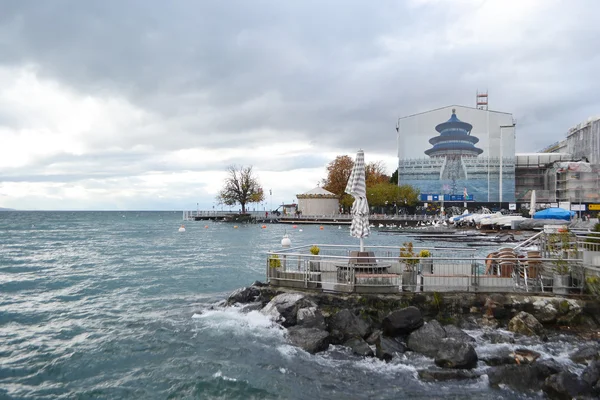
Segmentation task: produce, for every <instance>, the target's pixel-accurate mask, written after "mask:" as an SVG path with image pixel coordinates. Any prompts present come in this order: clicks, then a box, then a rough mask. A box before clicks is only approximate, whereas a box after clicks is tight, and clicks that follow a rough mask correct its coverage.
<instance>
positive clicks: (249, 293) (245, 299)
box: [227, 286, 260, 306]
mask: <svg viewBox="0 0 600 400" xmlns="http://www.w3.org/2000/svg"><path fill="white" fill-rule="evenodd" d="M258 296H260V290H259V289H258V288H257V287H255V286H249V287H243V288H239V289H237V290H235V291H234V292H233V293H231V294H230V295H229V297H228V298H227V305H229V306H230V305H233V304H236V303H240V304H246V303H252V302H254V301H256V299H257V298H258Z"/></svg>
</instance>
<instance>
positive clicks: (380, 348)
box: [375, 335, 406, 361]
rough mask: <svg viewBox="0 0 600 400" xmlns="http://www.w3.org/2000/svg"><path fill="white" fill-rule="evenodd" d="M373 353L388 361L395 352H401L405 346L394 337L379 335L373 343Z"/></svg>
mask: <svg viewBox="0 0 600 400" xmlns="http://www.w3.org/2000/svg"><path fill="white" fill-rule="evenodd" d="M375 349H376V351H375V355H376V356H377V358H379V359H380V360H384V361H390V360H391V359H392V358H393V357H394V356H395V355H396V354H402V353H404V352H405V351H406V347H405V346H404V345H403V344H402V343H401V342H400V341H399V340H398V339H396V338H391V337H387V336H383V335H380V336H379V338H378V339H377V343H375Z"/></svg>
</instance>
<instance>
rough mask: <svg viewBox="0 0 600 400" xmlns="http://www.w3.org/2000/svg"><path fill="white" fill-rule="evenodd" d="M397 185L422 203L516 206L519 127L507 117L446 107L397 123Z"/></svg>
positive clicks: (503, 114) (463, 108)
mask: <svg viewBox="0 0 600 400" xmlns="http://www.w3.org/2000/svg"><path fill="white" fill-rule="evenodd" d="M396 130H397V132H398V136H397V138H398V184H399V185H403V184H409V185H412V186H414V187H416V188H418V189H419V190H420V192H421V201H423V202H428V201H433V202H437V201H442V200H443V201H449V202H453V201H454V202H464V201H470V202H477V203H508V202H514V201H515V123H514V120H513V117H512V115H511V114H509V113H504V112H497V111H488V110H486V109H480V108H471V107H464V106H447V107H443V108H439V109H436V110H431V111H426V112H423V113H419V114H415V115H410V116H406V117H402V118H399V119H398V124H397V126H396Z"/></svg>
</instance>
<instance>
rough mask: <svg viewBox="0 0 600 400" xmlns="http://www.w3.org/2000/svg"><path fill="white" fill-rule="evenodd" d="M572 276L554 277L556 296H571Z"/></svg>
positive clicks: (553, 289)
mask: <svg viewBox="0 0 600 400" xmlns="http://www.w3.org/2000/svg"><path fill="white" fill-rule="evenodd" d="M570 287H571V275H560V274H554V275H553V276H552V292H553V293H556V294H569V288H570Z"/></svg>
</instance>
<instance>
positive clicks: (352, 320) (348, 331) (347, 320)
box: [329, 309, 370, 344]
mask: <svg viewBox="0 0 600 400" xmlns="http://www.w3.org/2000/svg"><path fill="white" fill-rule="evenodd" d="M329 331H330V332H331V334H332V336H333V337H334V338H335V339H334V338H332V343H333V344H342V343H345V342H347V341H348V340H350V339H352V338H361V339H362V338H365V337H366V336H367V335H368V334H369V333H370V326H369V324H367V323H366V322H365V321H364V320H363V319H361V318H360V317H358V316H356V315H354V313H353V312H352V311H350V310H348V309H345V310H341V311H339V312H338V313H336V314H335V315H333V316H332V317H331V318H330V320H329Z"/></svg>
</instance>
